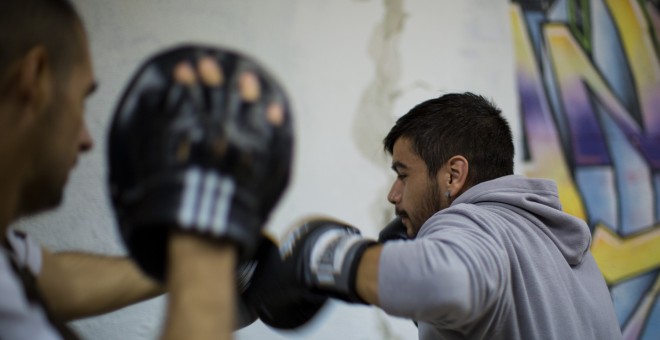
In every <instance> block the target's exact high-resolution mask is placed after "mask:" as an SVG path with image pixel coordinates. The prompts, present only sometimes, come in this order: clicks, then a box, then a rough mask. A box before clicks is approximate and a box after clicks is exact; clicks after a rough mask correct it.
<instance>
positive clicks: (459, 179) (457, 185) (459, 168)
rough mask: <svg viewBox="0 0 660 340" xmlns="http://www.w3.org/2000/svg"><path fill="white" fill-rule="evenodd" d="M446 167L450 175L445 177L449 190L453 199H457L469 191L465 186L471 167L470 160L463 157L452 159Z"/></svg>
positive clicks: (458, 156) (457, 156)
mask: <svg viewBox="0 0 660 340" xmlns="http://www.w3.org/2000/svg"><path fill="white" fill-rule="evenodd" d="M445 165H446V167H447V170H448V173H447V175H446V176H445V181H447V183H446V185H447V188H448V190H449V192H450V195H451V197H457V196H458V195H460V194H461V193H462V192H463V191H464V190H465V189H467V188H466V187H465V184H466V182H467V177H468V170H469V169H470V165H469V163H468V160H467V159H466V158H465V157H463V156H461V155H456V156H453V157H451V158H450V159H449V160H448V161H447V163H445Z"/></svg>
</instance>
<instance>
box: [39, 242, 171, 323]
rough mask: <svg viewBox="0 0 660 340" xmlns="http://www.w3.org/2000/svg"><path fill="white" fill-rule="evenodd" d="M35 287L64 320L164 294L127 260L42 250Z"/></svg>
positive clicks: (96, 313) (108, 310) (107, 310)
mask: <svg viewBox="0 0 660 340" xmlns="http://www.w3.org/2000/svg"><path fill="white" fill-rule="evenodd" d="M37 284H38V286H39V289H40V290H41V292H42V294H43V296H44V299H45V300H46V302H47V303H48V306H49V307H50V309H51V310H52V312H53V313H54V314H55V315H56V316H57V317H59V318H60V319H61V320H64V321H68V320H73V319H78V318H83V317H88V316H93V315H98V314H103V313H107V312H111V311H113V310H116V309H119V308H122V307H125V306H127V305H130V304H133V303H136V302H139V301H142V300H146V299H149V298H152V297H155V296H157V295H159V294H162V293H163V292H164V289H163V287H161V286H160V285H158V284H157V283H156V282H155V281H152V280H151V279H149V278H148V277H146V276H145V275H144V274H142V272H141V271H140V270H139V268H138V267H137V265H136V264H135V263H134V262H133V261H131V260H130V259H128V258H124V257H112V256H104V255H97V254H87V253H78V252H62V253H50V252H48V251H47V250H45V249H44V251H43V265H42V269H41V272H40V273H39V275H38V277H37Z"/></svg>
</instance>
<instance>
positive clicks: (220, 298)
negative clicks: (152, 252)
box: [0, 0, 290, 340]
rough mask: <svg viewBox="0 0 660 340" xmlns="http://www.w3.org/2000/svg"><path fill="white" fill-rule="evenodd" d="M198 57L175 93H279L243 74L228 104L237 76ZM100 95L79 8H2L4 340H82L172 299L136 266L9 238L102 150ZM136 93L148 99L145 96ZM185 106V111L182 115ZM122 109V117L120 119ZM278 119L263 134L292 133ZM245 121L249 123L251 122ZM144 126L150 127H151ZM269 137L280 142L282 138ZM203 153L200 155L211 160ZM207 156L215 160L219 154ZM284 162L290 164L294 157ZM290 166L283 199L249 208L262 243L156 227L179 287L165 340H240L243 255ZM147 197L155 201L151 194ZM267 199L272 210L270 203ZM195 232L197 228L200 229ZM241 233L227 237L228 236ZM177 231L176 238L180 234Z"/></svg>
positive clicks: (32, 3)
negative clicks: (100, 322)
mask: <svg viewBox="0 0 660 340" xmlns="http://www.w3.org/2000/svg"><path fill="white" fill-rule="evenodd" d="M197 52H198V51H197V50H193V51H185V53H184V54H183V55H178V56H177V58H181V59H186V62H181V63H178V64H177V63H176V61H175V62H174V63H173V64H171V65H169V66H168V67H169V68H168V69H165V70H164V71H163V72H164V73H165V74H167V77H166V78H167V79H168V84H169V85H168V86H170V88H183V89H192V88H198V87H204V89H205V90H206V91H215V92H218V96H219V95H227V94H229V95H233V94H237V96H241V97H242V98H248V99H249V100H251V101H252V102H255V103H259V105H261V104H262V103H261V101H260V99H261V91H260V89H259V87H258V84H266V85H270V84H269V83H266V82H261V83H260V82H259V81H260V79H259V77H258V76H259V74H258V72H254V73H250V72H249V70H248V71H246V72H243V73H240V72H237V75H238V74H240V75H241V80H239V81H237V82H236V83H235V84H234V83H232V84H231V85H232V86H231V87H227V86H225V87H223V88H222V91H225V92H226V93H219V92H220V90H219V89H220V85H221V83H222V80H223V79H226V78H227V74H228V73H229V72H228V70H227V69H224V68H223V67H224V66H223V65H220V64H221V63H220V62H219V61H217V59H214V58H212V59H209V58H206V59H203V58H202V59H200V60H195V57H194V56H197V55H198V54H197ZM245 74H247V75H245ZM172 84H174V85H173V86H172ZM271 87H274V86H271ZM95 88H96V80H95V78H94V72H93V69H92V62H91V58H90V51H89V46H88V41H87V36H86V33H85V29H84V27H83V24H82V21H81V19H80V17H79V16H78V14H77V13H76V11H75V9H74V8H73V6H72V5H71V4H70V3H69V1H68V0H3V1H2V2H0V130H1V131H0V174H1V176H0V228H2V229H1V230H0V231H1V232H2V235H4V237H3V243H2V247H0V250H1V252H0V339H3V340H9V339H59V338H65V339H73V338H76V336H75V334H74V333H73V332H72V331H71V330H69V329H68V328H67V327H66V325H65V323H64V322H66V321H68V320H72V319H76V318H81V317H86V316H91V315H97V314H100V313H106V312H109V311H112V310H115V309H118V308H121V307H123V306H126V305H129V304H131V303H135V302H138V301H141V300H144V299H147V298H150V297H153V296H156V295H158V294H160V293H162V292H163V291H164V289H163V288H161V285H160V284H157V283H156V281H153V280H152V279H150V278H148V277H147V276H144V275H143V274H142V271H141V270H140V269H139V268H138V267H137V266H136V265H135V264H134V263H133V261H131V260H128V259H126V258H119V257H107V256H102V255H93V254H84V253H72V252H63V253H51V252H49V251H48V250H47V249H45V248H43V247H41V246H40V245H38V244H37V243H36V242H35V241H34V240H32V239H31V238H30V237H29V236H28V235H26V234H24V233H22V232H19V231H16V230H12V229H11V228H9V225H10V224H11V223H12V222H13V221H15V220H17V219H18V218H20V217H24V216H29V215H31V214H34V213H37V212H40V211H44V210H47V209H51V208H54V207H56V206H58V205H59V204H60V203H61V200H62V193H63V189H64V186H65V184H66V182H67V178H68V175H69V171H70V170H71V168H72V167H73V166H74V165H75V164H76V161H77V158H78V155H79V154H81V153H83V152H85V151H88V150H89V149H91V148H92V144H93V143H92V139H91V137H90V134H89V132H88V130H87V127H86V125H85V117H84V103H85V100H86V98H87V97H88V96H89V95H90V94H92V93H93V92H94V90H95ZM133 90H134V92H137V93H138V95H141V90H140V89H133ZM179 92H181V91H179ZM184 92H185V93H188V94H190V93H192V92H188V91H184ZM159 96H160V97H159ZM145 98H147V99H149V100H152V101H153V100H157V101H161V102H167V98H168V97H167V95H163V94H159V95H157V96H156V97H153V96H152V97H149V96H147V97H145ZM194 100H195V98H192V97H190V96H183V97H180V98H178V102H177V103H176V104H177V105H178V106H175V107H174V108H175V109H176V110H175V111H170V112H163V113H169V114H171V115H172V114H173V115H178V114H185V115H188V114H189V112H190V111H189V110H188V109H189V108H190V107H191V105H196V104H197V103H195V102H194ZM181 107H183V108H185V112H183V111H179V109H177V108H181ZM240 107H241V108H244V109H250V110H251V112H252V111H254V112H256V113H255V114H257V113H258V114H259V117H261V116H264V117H266V115H261V113H263V112H264V110H265V109H263V110H262V109H261V107H258V108H257V107H256V106H255V108H253V106H252V105H243V106H240ZM122 109H123V107H120V108H119V111H122ZM150 109H153V107H150ZM166 109H167V107H166ZM269 109H271V110H270V111H269V112H268V115H267V117H268V119H270V123H265V124H264V123H263V121H265V119H266V118H260V119H261V120H254V121H255V122H256V124H260V127H262V130H259V131H263V126H269V125H268V124H270V126H277V127H279V126H287V127H288V126H289V125H288V124H289V121H288V118H287V116H286V113H287V112H286V111H284V108H283V107H279V110H278V107H275V109H272V107H271V106H269ZM214 110H215V112H216V115H217V113H218V112H219V113H220V114H224V113H225V111H226V110H225V106H222V107H216V108H214ZM205 112H206V111H205ZM229 112H231V111H229ZM150 113H153V112H150ZM244 117H247V116H243V117H240V118H244ZM140 119H141V118H140ZM226 121H231V120H230V119H227V120H226ZM224 122H225V121H223V123H224ZM143 123H144V121H143V120H141V121H140V124H143ZM162 123H163V122H158V123H157V124H156V123H153V121H147V123H146V124H147V127H148V126H149V125H150V124H155V125H158V124H161V125H162ZM248 125H249V124H248ZM248 125H246V126H248ZM158 126H160V125H158ZM141 127H142V128H144V126H141ZM248 128H249V126H248ZM146 130H148V129H146ZM146 130H143V131H146ZM216 130H217V128H216ZM158 133H159V132H158V131H156V132H154V135H152V136H149V135H148V134H146V133H145V134H144V135H143V137H144V139H145V140H151V141H153V140H155V139H157V138H159V137H160V136H161V135H159V134H158ZM263 133H264V134H265V135H268V136H270V135H276V136H277V134H276V133H273V131H272V129H271V130H268V129H266V131H265V132H263ZM185 135H189V134H188V133H186V134H185ZM150 137H152V138H150ZM252 137H254V138H253V140H250V142H251V143H249V145H250V146H254V145H257V146H259V147H262V145H261V144H258V143H255V142H254V141H255V140H258V139H259V138H260V137H262V135H260V134H257V136H256V137H255V136H252ZM226 142H227V143H226V145H228V148H229V149H230V150H231V151H232V153H231V156H237V155H238V156H240V155H241V153H242V152H245V150H246V147H245V146H244V145H238V146H236V145H234V144H232V143H233V140H231V139H229V140H226ZM286 142H287V143H289V144H287V143H284V147H285V148H286V147H290V140H287V141H286ZM269 143H270V144H272V141H271V140H267V139H266V140H264V141H263V143H262V144H266V145H269ZM189 144H191V145H192V143H189ZM136 147H139V143H138V145H136ZM260 150H262V151H264V152H266V153H267V152H268V150H269V149H268V148H265V149H264V148H263V147H262V149H260ZM248 151H249V150H248ZM195 152H196V155H197V156H199V150H195ZM204 152H205V153H206V154H207V155H208V154H210V152H209V151H208V150H206V151H204ZM220 154H221V153H220ZM214 155H215V156H217V155H218V153H216V154H214ZM250 155H251V154H248V155H247V156H250ZM165 157H169V156H168V155H165ZM219 158H222V157H219ZM273 158H277V157H273ZM202 159H205V158H204V157H202ZM238 159H244V157H238ZM284 159H285V161H287V162H288V161H290V158H284ZM208 163H213V164H220V165H222V166H228V165H227V162H226V161H224V160H223V159H218V157H216V158H209V160H208ZM250 164H252V163H250ZM230 165H231V164H230ZM285 165H286V167H285V168H284V170H283V171H284V172H285V174H284V183H283V184H284V185H283V186H281V187H278V188H276V189H277V190H279V191H277V190H275V191H277V193H278V194H276V195H273V194H271V195H269V196H268V197H267V198H261V197H260V198H257V199H255V200H252V201H250V202H251V204H252V206H250V209H248V208H245V207H242V209H243V210H242V211H244V212H245V213H247V214H252V213H254V211H253V210H258V214H256V213H255V214H254V215H258V216H259V217H260V218H255V219H254V221H255V223H254V226H253V232H252V233H250V234H241V237H243V238H242V239H240V241H237V238H236V237H234V236H233V235H234V234H231V235H229V234H227V233H224V234H223V233H222V232H218V233H215V234H214V235H212V237H211V236H209V235H207V234H205V233H204V232H191V231H190V230H187V231H183V230H181V228H177V227H180V226H178V225H177V224H176V223H177V221H163V222H160V224H159V223H155V225H156V226H157V227H161V228H162V229H164V230H168V232H166V233H165V234H166V235H167V237H166V238H165V239H164V240H163V242H164V244H163V245H162V247H163V248H164V249H166V251H165V253H164V254H163V256H162V257H163V258H161V259H158V260H159V261H162V262H164V263H166V269H167V276H166V277H160V278H159V279H161V280H162V282H163V283H164V286H165V287H166V289H167V290H168V291H169V292H170V298H169V300H168V301H169V304H168V312H167V322H166V328H165V331H164V333H163V337H164V338H168V339H183V338H190V339H226V338H229V337H230V336H231V332H232V331H233V329H234V328H235V320H234V307H235V304H236V296H235V295H236V292H235V290H236V288H235V275H234V271H235V270H236V263H237V261H238V257H239V256H241V258H242V259H246V258H249V254H248V252H246V251H244V249H243V245H244V244H246V243H250V242H252V243H257V240H256V239H257V238H258V237H260V235H259V230H260V228H261V226H263V224H264V220H265V218H266V217H267V216H268V213H269V212H270V209H271V208H272V206H273V205H274V204H275V202H276V201H277V200H278V198H279V193H281V191H282V190H283V189H284V186H285V185H286V179H288V163H286V164H285ZM136 166H137V165H136ZM237 168H238V167H237ZM152 170H153V169H152ZM242 170H245V169H244V168H242ZM262 170H263V169H262ZM266 170H268V169H266ZM152 172H153V171H152ZM209 172H214V170H213V169H211V170H209ZM268 175H270V174H269V173H268V172H266V173H263V172H260V173H258V174H256V175H254V176H255V177H251V176H245V178H244V180H246V181H248V182H249V181H250V180H251V179H254V178H259V179H261V178H264V177H265V176H268ZM281 176H282V175H281ZM281 176H280V177H281ZM234 179H235V176H234V175H233V174H231V173H230V174H229V175H228V176H227V178H226V179H225V182H224V183H227V182H232V183H234V182H235V181H234ZM234 184H235V186H232V189H235V190H234V191H232V193H233V192H236V193H237V195H239V194H242V193H243V192H244V190H243V188H242V186H244V184H243V183H242V182H238V183H234ZM99 185H101V183H99ZM113 189H116V188H113ZM127 190H128V189H127ZM271 191H273V190H271ZM142 192H147V193H149V190H143V191H142ZM113 193H114V194H117V195H118V196H116V197H118V201H117V202H121V204H122V205H121V208H127V207H129V206H130V204H128V203H126V200H123V198H124V196H123V195H122V194H123V191H122V188H119V190H118V191H116V192H113ZM225 196H229V197H232V194H231V193H226V194H225ZM244 196H245V195H243V196H241V197H244ZM266 200H267V201H268V205H269V207H268V209H266V208H265V207H264V204H261V203H262V201H266ZM141 202H144V201H141ZM169 208H172V207H171V206H163V207H162V208H161V209H155V210H154V212H155V213H157V214H160V213H162V214H163V215H164V214H166V213H169V211H168V210H167V209H169ZM127 209H128V208H127ZM228 209H229V212H230V213H229V216H230V221H233V222H236V221H237V219H236V217H235V216H233V215H232V214H231V212H233V211H235V210H236V209H235V207H234V206H232V205H229V208H228ZM251 209H252V210H251ZM122 213H126V211H125V210H124V211H122ZM121 216H122V217H126V216H128V217H126V219H123V220H121V221H120V222H125V223H126V224H130V225H131V227H136V228H137V227H138V226H141V224H140V223H139V222H136V221H135V220H133V219H131V218H130V216H131V215H130V214H123V215H121ZM171 223H173V224H171ZM193 224H194V223H193ZM236 224H240V223H238V222H236ZM200 225H202V224H201V223H198V226H200ZM153 226H154V224H153V223H152V224H150V227H153ZM185 227H186V228H188V229H190V225H186V226H185ZM239 227H240V226H236V227H234V226H232V227H227V228H226V230H235V229H237V228H239ZM232 228H233V229H232ZM169 230H174V231H172V232H171V233H170V232H169ZM146 241H149V240H146ZM152 243H153V242H149V244H152ZM133 246H134V245H133ZM140 264H143V262H140Z"/></svg>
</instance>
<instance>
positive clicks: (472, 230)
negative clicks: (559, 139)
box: [378, 175, 621, 340]
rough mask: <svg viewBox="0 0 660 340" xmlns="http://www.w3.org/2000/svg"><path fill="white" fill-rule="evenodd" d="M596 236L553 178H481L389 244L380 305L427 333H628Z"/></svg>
mask: <svg viewBox="0 0 660 340" xmlns="http://www.w3.org/2000/svg"><path fill="white" fill-rule="evenodd" d="M590 242H591V234H590V232H589V228H588V226H587V225H586V224H585V222H584V221H582V220H580V219H578V218H575V217H573V216H571V215H568V214H566V213H564V212H562V210H561V204H560V202H559V197H558V194H557V187H556V184H555V183H554V182H553V181H549V180H542V179H528V178H525V177H521V176H515V175H512V176H506V177H501V178H498V179H495V180H492V181H488V182H484V183H481V184H478V185H476V186H474V187H472V188H470V189H469V190H467V191H466V192H465V193H463V194H462V195H460V196H459V197H458V198H456V199H455V200H454V202H452V205H451V206H450V207H449V208H447V209H444V210H442V211H439V212H437V213H436V214H435V215H433V216H432V217H431V218H429V220H427V221H426V222H425V223H424V225H423V226H422V227H421V229H420V231H419V233H418V235H417V238H416V239H414V240H410V241H392V242H388V243H386V244H385V245H384V248H383V250H382V253H381V257H380V267H379V281H378V282H379V299H380V305H381V307H382V308H383V310H384V311H385V312H387V313H389V314H392V315H395V316H401V317H407V318H411V319H415V320H417V322H418V328H419V338H420V339H544V340H546V339H558V340H567V339H580V340H585V339H594V340H595V339H597V340H605V339H621V331H620V329H619V326H618V322H617V318H616V316H615V314H614V308H613V306H612V300H611V297H610V294H609V291H608V289H607V286H606V284H605V281H604V279H603V276H602V275H601V273H600V271H599V270H598V267H597V266H596V262H595V261H594V258H593V257H592V255H591V252H590V251H589V245H590Z"/></svg>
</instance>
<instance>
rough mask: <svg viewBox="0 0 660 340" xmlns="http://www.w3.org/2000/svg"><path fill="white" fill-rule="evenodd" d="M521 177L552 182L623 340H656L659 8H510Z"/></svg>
mask: <svg viewBox="0 0 660 340" xmlns="http://www.w3.org/2000/svg"><path fill="white" fill-rule="evenodd" d="M510 20H511V29H512V34H513V41H514V48H515V58H516V61H515V63H516V77H517V86H518V94H519V100H520V102H519V104H520V121H521V126H522V129H523V139H524V141H523V145H524V150H523V153H524V155H523V158H524V166H523V169H524V171H525V173H526V174H527V175H528V176H531V177H548V178H553V179H555V180H556V181H557V184H558V186H559V193H560V198H561V200H562V205H563V206H564V210H566V211H567V212H570V213H571V214H574V215H575V216H578V217H581V218H584V219H585V220H586V221H587V222H588V223H589V226H590V228H591V230H592V236H593V242H592V246H591V249H592V252H593V255H594V257H595V258H596V261H597V262H598V265H599V267H600V269H601V271H602V273H603V276H604V277H605V279H606V281H607V283H608V285H609V287H610V292H611V294H612V299H613V301H614V306H615V309H616V313H617V317H618V320H619V324H620V326H621V330H622V332H623V335H624V339H658V338H660V299H659V298H658V297H659V293H660V275H659V273H660V269H659V268H660V63H659V59H658V56H659V55H660V54H659V51H660V1H658V0H556V1H551V0H545V1H544V0H526V1H525V0H512V1H511V4H510Z"/></svg>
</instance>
